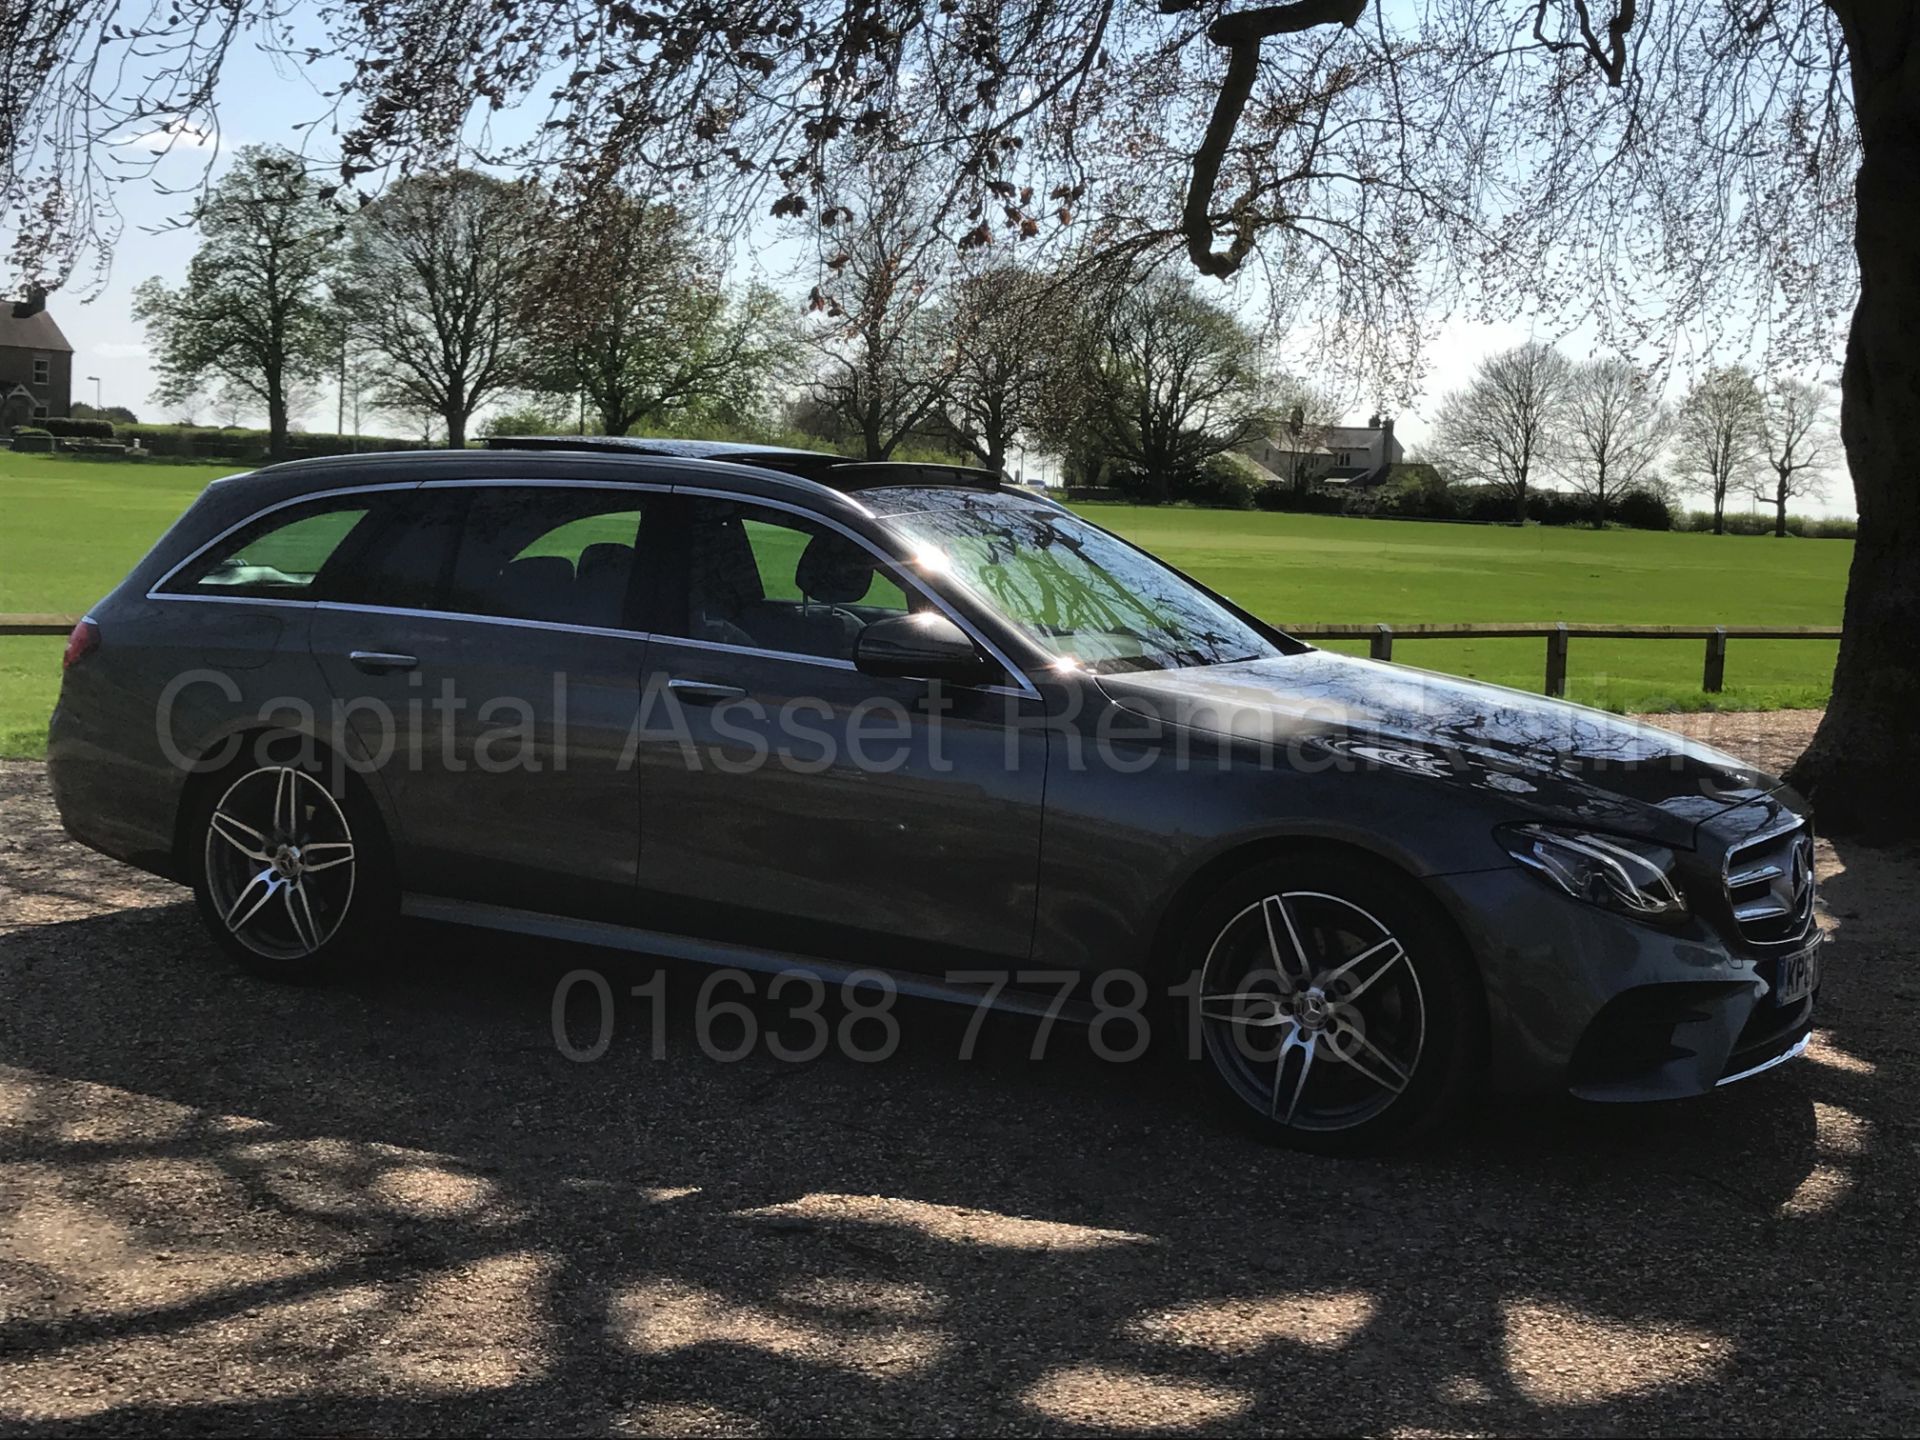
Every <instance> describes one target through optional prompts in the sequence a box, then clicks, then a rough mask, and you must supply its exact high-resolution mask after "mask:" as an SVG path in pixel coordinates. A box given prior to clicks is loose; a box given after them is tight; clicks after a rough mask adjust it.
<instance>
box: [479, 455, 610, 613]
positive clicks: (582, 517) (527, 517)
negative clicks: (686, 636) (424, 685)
mask: <svg viewBox="0 0 1920 1440" xmlns="http://www.w3.org/2000/svg"><path fill="white" fill-rule="evenodd" d="M644 509H645V506H644V495H643V494H642V492H639V491H634V490H624V489H615V488H606V487H599V486H579V487H576V486H558V485H556V486H525V487H510V486H502V487H499V488H494V487H485V488H478V489H474V490H473V491H472V492H471V496H470V499H469V500H468V504H467V511H466V517H465V520H464V523H463V524H462V526H461V530H460V542H459V548H458V552H457V554H456V556H455V558H454V562H453V573H452V579H451V584H450V586H449V588H448V591H447V596H446V600H445V603H444V604H443V606H442V608H443V609H447V610H452V611H456V612H458V613H460V614H467V615H493V616H499V617H502V618H505V619H515V620H539V621H545V622H548V623H550V624H565V625H586V626H592V627H594V628H597V629H630V628H634V627H633V626H632V625H631V624H630V617H631V615H632V613H633V612H632V607H631V602H630V597H631V596H632V594H633V592H634V588H635V579H636V555H637V553H638V546H639V544H640V534H641V523H642V516H643V513H644Z"/></svg>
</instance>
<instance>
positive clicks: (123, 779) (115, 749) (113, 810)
mask: <svg viewBox="0 0 1920 1440" xmlns="http://www.w3.org/2000/svg"><path fill="white" fill-rule="evenodd" d="M135 733H136V734H137V733H139V732H135ZM168 778H170V777H168V776H167V775H166V773H165V772H164V771H156V769H155V767H153V766H151V765H143V764H140V763H138V762H137V761H136V760H134V759H133V758H132V757H130V756H129V755H128V753H127V749H126V747H125V746H114V745H110V744H107V743H105V741H104V740H103V739H102V738H100V737H98V736H96V735H95V734H93V733H92V731H91V730H90V728H89V727H87V726H85V725H84V724H82V723H81V722H80V721H79V720H78V719H77V718H76V716H75V714H74V712H73V710H72V709H71V708H70V707H68V706H65V705H56V706H55V707H54V711H53V719H52V721H51V722H50V723H49V725H48V727H47V783H48V786H49V787H50V788H51V789H52V791H53V804H54V808H55V809H56V810H57V811H58V812H59V815H60V823H61V825H62V827H63V828H64V829H65V830H66V832H67V834H69V835H71V836H72V837H73V838H74V839H75V840H77V841H79V843H80V844H82V845H85V846H86V847H87V848H88V849H89V850H97V851H99V852H100V853H101V854H102V855H106V856H110V857H111V858H113V859H115V860H123V861H125V862H126V863H127V864H129V865H133V866H137V867H138V868H140V869H142V870H147V871H150V872H152V873H153V874H155V875H160V876H164V877H165V878H167V879H169V880H180V879H182V876H181V875H180V873H179V869H180V867H179V865H178V863H177V857H176V856H175V854H174V851H173V819H174V812H175V806H176V805H177V803H178V787H177V785H169V784H167V783H165V781H166V780H167V779H168Z"/></svg>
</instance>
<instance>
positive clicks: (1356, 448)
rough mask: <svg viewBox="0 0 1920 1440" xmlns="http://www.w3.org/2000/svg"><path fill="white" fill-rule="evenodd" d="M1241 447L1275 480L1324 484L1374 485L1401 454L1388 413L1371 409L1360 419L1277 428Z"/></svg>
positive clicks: (1338, 486) (1346, 486)
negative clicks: (1299, 428)
mask: <svg viewBox="0 0 1920 1440" xmlns="http://www.w3.org/2000/svg"><path fill="white" fill-rule="evenodd" d="M1241 453H1243V454H1244V455H1245V456H1246V457H1247V458H1248V459H1249V460H1251V461H1253V463H1254V464H1256V465H1258V466H1260V467H1261V468H1262V469H1263V470H1267V471H1270V472H1271V473H1272V475H1273V477H1274V478H1275V479H1276V480H1280V481H1282V482H1284V483H1286V484H1289V485H1291V484H1294V483H1297V481H1305V482H1306V483H1307V484H1309V485H1312V486H1315V487H1318V488H1325V489H1349V488H1364V487H1367V486H1371V485H1378V484H1379V483H1380V482H1381V481H1383V480H1385V479H1386V478H1387V471H1388V468H1389V467H1391V466H1394V465H1398V464H1400V463H1401V462H1402V461H1404V460H1405V458H1406V450H1405V447H1403V446H1402V445H1401V444H1400V442H1399V440H1397V439H1396V438H1395V437H1394V433H1393V417H1392V416H1390V415H1374V416H1372V417H1370V418H1369V419H1368V421H1367V423H1366V424H1365V425H1328V426H1325V427H1314V428H1311V429H1308V430H1305V431H1303V432H1302V433H1301V434H1299V435H1294V434H1292V433H1290V432H1289V431H1287V430H1280V431H1277V432H1276V433H1274V434H1271V435H1264V436H1261V437H1260V438H1259V439H1256V440H1254V441H1252V442H1250V443H1249V444H1248V445H1247V446H1246V447H1245V449H1244V450H1243V451H1242V452H1241Z"/></svg>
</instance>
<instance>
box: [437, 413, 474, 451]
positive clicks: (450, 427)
mask: <svg viewBox="0 0 1920 1440" xmlns="http://www.w3.org/2000/svg"><path fill="white" fill-rule="evenodd" d="M440 418H441V419H442V420H444V421H446V422H447V448H448V449H449V450H464V449H466V448H467V412H466V411H464V410H448V411H446V412H444V413H443V414H442V415H441V416H440Z"/></svg>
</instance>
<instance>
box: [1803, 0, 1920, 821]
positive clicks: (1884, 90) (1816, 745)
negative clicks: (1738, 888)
mask: <svg viewBox="0 0 1920 1440" xmlns="http://www.w3.org/2000/svg"><path fill="white" fill-rule="evenodd" d="M1833 9H1834V10H1835V12H1836V13H1837V14H1838V15H1839V16H1840V19H1841V23H1842V24H1843V25H1844V26H1845V27H1846V35H1847V48H1848V51H1849V53H1850V56H1851V60H1852V68H1853V91H1854V97H1855V105H1856V107H1857V109H1858V112H1859V119H1860V136H1861V157H1862V158H1861V165H1860V174H1859V177H1858V179H1857V181H1856V184H1855V199H1856V203H1857V206H1858V213H1857V216H1856V219H1855V226H1854V251H1855V253H1856V254H1857V255H1858V256H1859V260H1860V300H1859V303H1858V305H1857V306H1856V307H1855V309H1854V313H1853V328H1852V330H1851V331H1850V332H1849V333H1848V336H1847V363H1846V369H1845V370H1844V371H1843V372H1842V375H1841V381H1840V437H1841V440H1842V441H1843V443H1844V444H1845V446H1846V452H1847V467H1848V469H1850V470H1851V471H1852V472H1853V485H1854V494H1855V497H1856V501H1857V503H1858V505H1859V509H1860V538H1859V540H1858V541H1857V542H1856V543H1855V545H1854V550H1853V569H1852V573H1851V575H1850V576H1849V578H1848V582H1847V607H1846V618H1845V630H1844V633H1843V634H1842V637H1841V640H1840V659H1839V663H1838V664H1837V665H1836V666H1835V668H1834V672H1833V700H1832V703H1831V704H1830V705H1829V706H1828V707H1827V713H1826V716H1825V718H1824V719H1823V720H1822V721H1821V722H1820V729H1819V731H1818V732H1817V733H1816V734H1815V735H1814V737H1813V744H1812V745H1811V746H1809V747H1808V749H1807V753H1806V754H1805V755H1803V756H1802V757H1801V758H1800V760H1799V762H1798V763H1797V764H1796V765H1795V766H1794V767H1793V769H1792V770H1791V771H1790V772H1789V776H1788V778H1789V779H1791V780H1792V781H1793V783H1794V784H1795V785H1796V786H1798V787H1799V788H1800V790H1801V791H1802V792H1804V793H1805V794H1806V795H1807V796H1808V797H1809V798H1810V799H1811V800H1812V801H1813V803H1814V809H1815V815H1816V818H1817V820H1818V822H1819V824H1820V827H1821V829H1822V830H1823V831H1825V832H1826V833H1828V834H1853V835H1859V836H1864V837H1868V838H1876V839H1894V838H1903V837H1909V836H1913V835H1916V834H1920V766H1917V765H1916V764H1915V763H1914V748H1915V743H1916V740H1917V739H1920V721H1917V719H1916V717H1920V648H1917V647H1916V646H1915V644H1914V641H1915V638H1916V637H1917V636H1920V479H1916V476H1915V472H1914V468H1913V465H1912V461H1911V454H1910V450H1909V440H1910V437H1911V434H1912V420H1913V417H1914V416H1915V415H1920V350H1916V349H1915V347H1914V343H1913V337H1914V335H1915V334H1917V333H1920V248H1916V247H1915V245H1914V242H1913V237H1914V235H1915V234H1917V233H1920V85H1916V84H1915V83H1914V81H1913V78H1912V76H1913V73H1914V72H1915V70H1916V69H1920V3H1915V0H1906V3H1904V4H1893V3H1888V0H1875V3H1872V4H1868V3H1857V4H1855V3H1842V0H1833Z"/></svg>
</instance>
